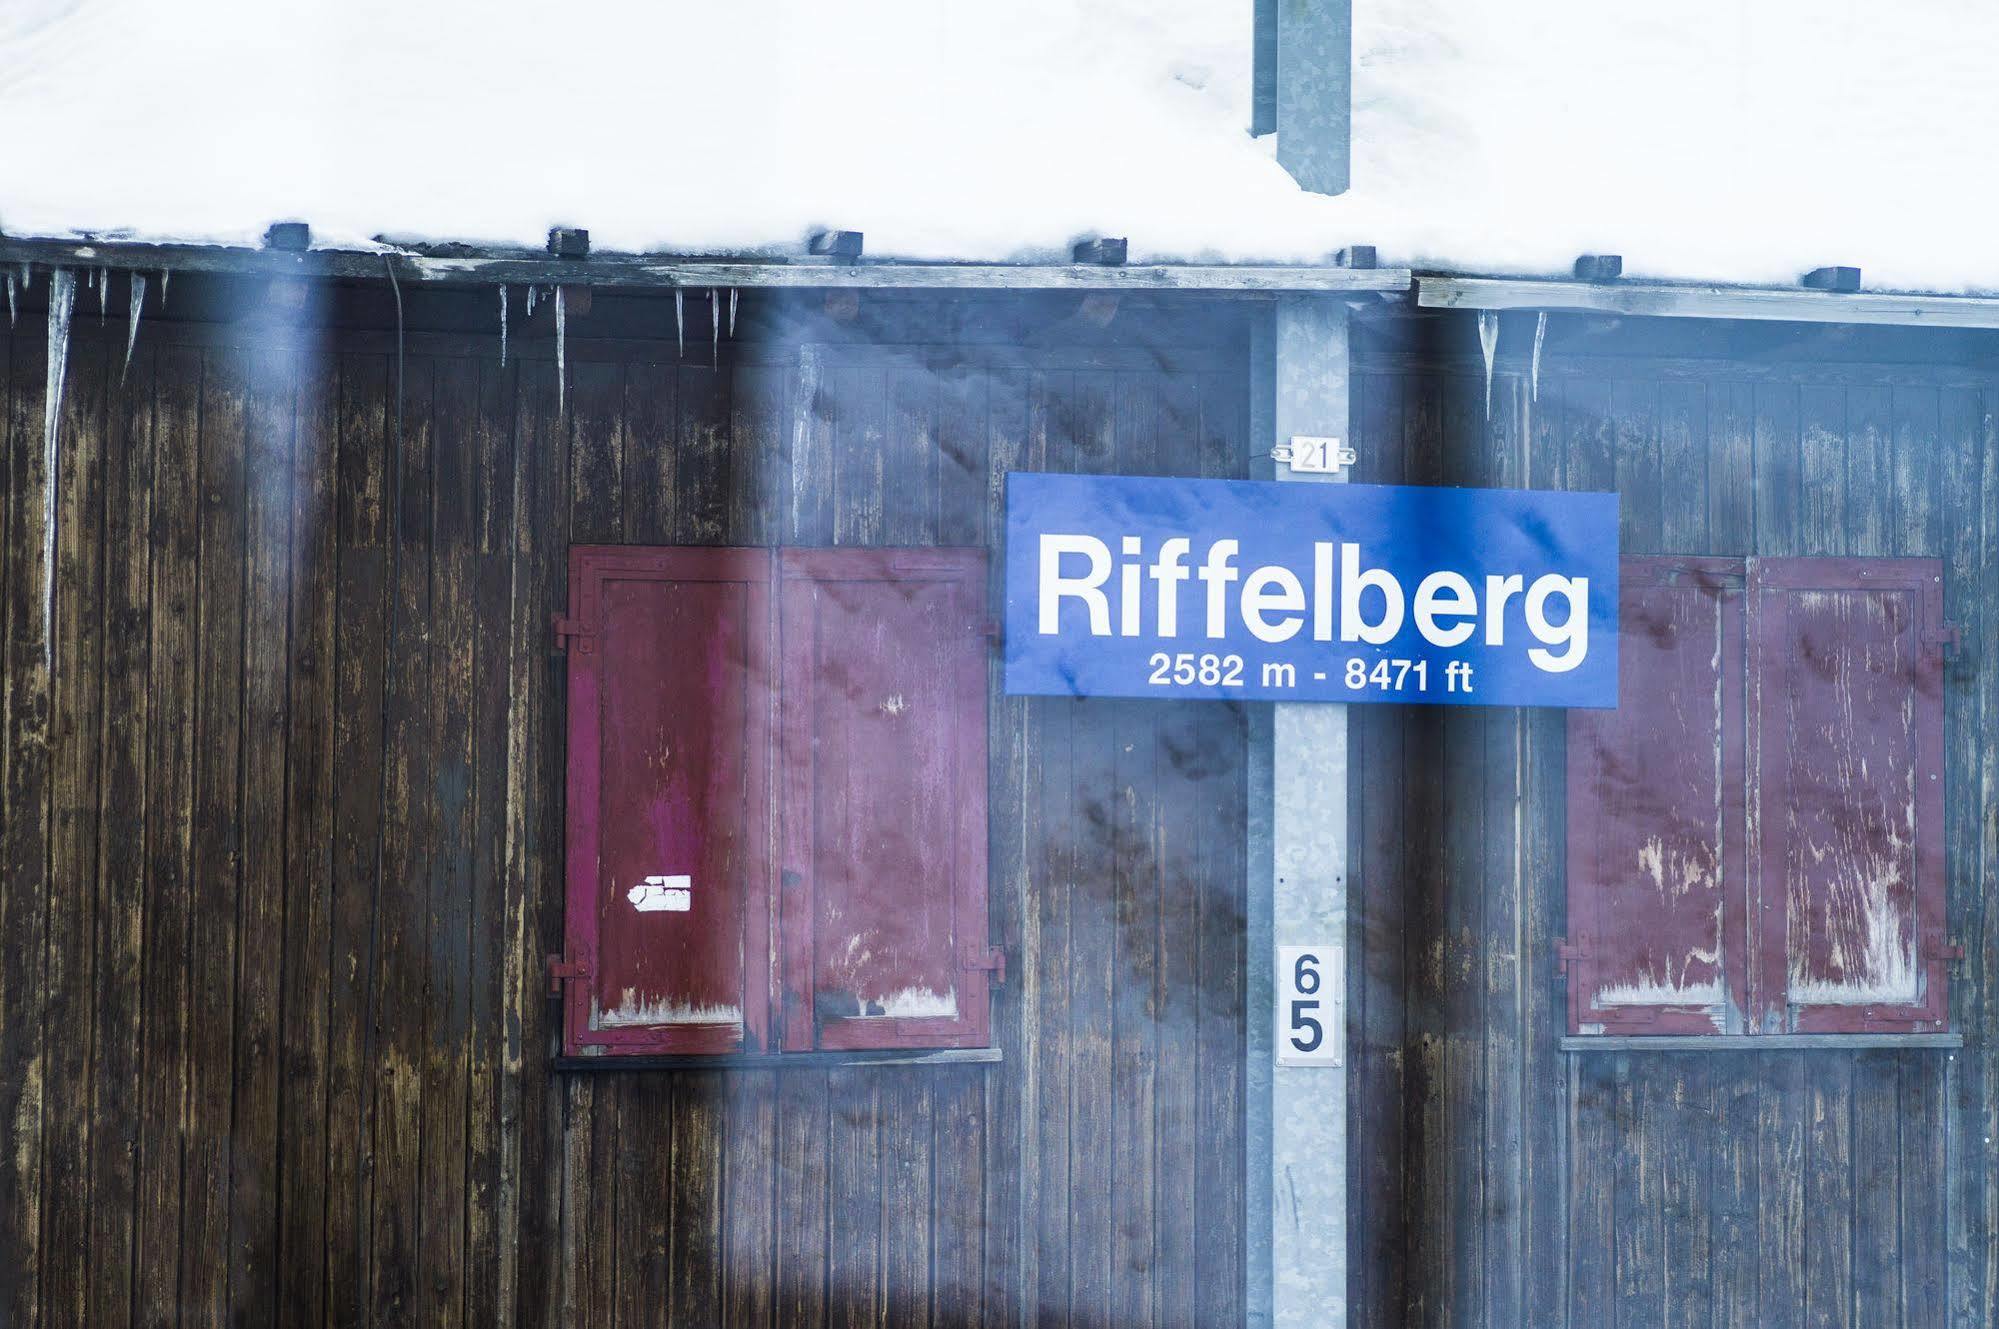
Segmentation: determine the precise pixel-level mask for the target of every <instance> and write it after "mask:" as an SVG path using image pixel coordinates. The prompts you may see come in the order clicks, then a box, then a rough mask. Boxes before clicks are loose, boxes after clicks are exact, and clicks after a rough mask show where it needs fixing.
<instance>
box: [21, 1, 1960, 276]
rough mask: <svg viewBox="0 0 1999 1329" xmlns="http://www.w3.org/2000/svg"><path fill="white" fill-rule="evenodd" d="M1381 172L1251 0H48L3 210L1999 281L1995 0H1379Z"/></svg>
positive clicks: (84, 217)
mask: <svg viewBox="0 0 1999 1329" xmlns="http://www.w3.org/2000/svg"><path fill="white" fill-rule="evenodd" d="M1355 8H1356V13H1355V39H1354V54H1355V61H1356V67H1355V78H1354V89H1355V92H1354V98H1355V104H1354V135H1355V143H1354V169H1353V179H1354V188H1353V190H1352V191H1351V192H1350V193H1349V194H1347V195H1344V196H1342V197H1339V198H1324V197H1319V196H1315V195H1310V194H1306V193H1303V192H1302V191H1300V190H1299V189H1298V188H1297V187H1296V186H1295V185H1294V184H1293V183H1292V181H1291V180H1290V178H1289V176H1287V175H1286V174H1285V173H1284V171H1283V170H1282V169H1280V168H1279V167H1278V165H1277V164H1276V162H1275V160H1274V159H1273V154H1272V147H1271V143H1270V140H1268V139H1264V140H1260V141H1259V140H1254V139H1251V138H1250V137H1249V136H1248V134H1247V132H1246V127H1247V125H1248V123H1249V100H1250V42H1251V16H1250V5H1249V4H1248V3H1246V0H1237V2H1236V3H1232V4H1217V3H1212V2H1201V0H1099V2H1098V3H1094V4H1083V3H1075V2H1067V3H1065V2H1064V0H1015V2H1014V3H1011V4H1007V5H979V6H972V5H964V4H939V3H937V2H936V0H874V2H870V3H858V4H850V5H844V6H835V5H827V4H823V3H821V4H808V3H800V2H799V0H732V2H731V3H728V4H713V3H708V4H688V3H660V2H654V3H642V2H641V0H606V2H605V3H601V4H596V5H591V6H580V5H579V6H569V7H564V6H559V5H546V4H538V5H529V4H524V3H520V2H519V0H480V3H477V4H471V3H463V0H460V2H459V3H434V4H409V3H407V2H406V0H401V2H398V3H388V2H387V0H339V2H338V3H329V2H325V0H322V2H321V3H305V2H303V0H301V2H297V3H289V4H287V3H272V0H183V3H180V4H176V5H159V4H153V3H146V0H14V3H13V4H12V5H10V6H8V7H6V8H5V9H4V10H0V141H4V142H5V143H6V145H7V146H6V160H7V169H6V171H5V172H4V173H0V229H4V230H5V231H6V232H8V233H10V234H15V235H75V234H80V233H85V232H89V233H95V234H97V235H100V236H103V235H109V234H113V233H125V234H129V235H132V236H134V237H138V238H148V239H173V240H214V241H221V242H231V243H254V241H255V239H256V237H257V236H258V235H259V234H261V232H262V230H263V227H264V225H265V224H266V223H267V222H269V221H271V220H273V219H276V218H281V217H296V218H304V219H306V220H309V221H310V222H311V223H312V226H313V229H314V234H315V239H316V242H317V243H319V244H321V245H360V244H366V243H367V241H368V238H369V237H371V236H374V235H377V234H380V233H387V234H390V235H395V236H421V237H426V238H434V239H457V240H468V241H473V242H482V243H492V244H529V245H534V244H539V243H540V241H541V240H542V238H543V237H544V236H545V234H546V232H547V230H548V228H549V227H550V226H551V225H554V224H570V225H581V226H587V227H588V228H589V229H590V231H591V235H592V240H593V244H594V245H595V247H597V248H598V249H629V250H661V251H677V252H684V253H700V252H727V253H754V252H760V251H771V252H796V250H797V249H798V247H799V245H800V243H801V241H802V239H803V236H804V235H805V233H806V232H807V230H808V229H811V228H813V227H815V226H819V225H834V226H841V227H847V228H851V229H859V230H863V231H865V232H866V234H867V247H868V253H869V254H870V256H901V257H909V258H926V259H969V260H1007V259H1025V258H1048V257H1051V256H1057V255H1061V254H1064V253H1065V252H1066V248H1067V245H1068V242H1069V241H1070V240H1071V239H1073V238H1074V237H1076V236H1078V235H1081V234H1086V233H1101V234H1111V235H1127V236H1129V237H1130V238H1131V245H1132V254H1131V257H1132V259H1133V261H1135V262H1143V261H1158V260H1169V259H1181V260H1192V261H1242V262H1250V261H1263V262H1271V261H1276V262H1316V261H1322V260H1323V259H1325V258H1326V257H1327V256H1328V255H1330V254H1331V253H1332V252H1333V251H1334V250H1336V249H1338V248H1339V247H1341V246H1342V245H1346V244H1350V243H1372V244H1375V245H1376V246H1378V247H1379V250H1380V253H1381V257H1382V260H1383V261H1384V262H1394V263H1400V264H1413V265H1416V266H1422V267H1427V268H1432V269H1441V270H1448V271H1460V272H1496V273H1519V274H1533V273H1549V272H1557V271H1564V270H1566V268H1567V266H1568V264H1569V262H1570V260H1571V259H1572V258H1573V257H1574V256H1575V255H1576V254H1578V253H1582V252H1586V251H1609V252H1616V253H1620V254H1623V255H1624V256H1625V270H1626V272H1627V274H1630V275H1633V276H1640V277H1645V276H1651V277H1667V278H1686V279H1700V280H1714V281H1737V282H1754V283H1790V282H1792V281H1794V280H1795V279H1796V277H1797V275H1798V274H1799V273H1800V272H1801V271H1803V270H1805V269H1807V268H1810V267H1815V266H1818V265H1820V264H1827V263H1845V264H1856V265H1858V266H1860V267H1861V268H1862V269H1863V270H1864V271H1865V274H1866V279H1867V283H1868V285H1869V286H1870V287H1874V288H1901V289H1925V290H1966V289H1983V290H1994V289H1999V227H1995V226H1994V225H1993V224H1992V220H1991V219H1992V216H1993V214H1994V207H1993V204H1994V202H1995V200H1999V184H1996V183H1995V181H1994V179H1993V173H1992V172H1990V171H1988V170H1985V169H1984V166H1983V163H1984V159H1985V158H1986V157H1988V156H1990V155H1991V152H1992V149H1993V147H1994V140H1995V138H1999V79H1994V78H1993V77H1992V74H1991V70H1992V69H1993V68H1994V67H1995V66H1999V8H1995V7H1993V6H1991V5H1990V4H1987V3H1984V2H1983V0H1929V2H1928V3H1925V4H1923V5H1921V6H1886V5H1880V4H1878V3H1860V2H1859V0H1681V2H1680V3H1676V4H1673V5H1658V4H1648V5H1604V4H1602V3H1600V0H1515V3H1512V4H1509V5H1467V4H1463V3H1457V4H1451V3H1446V2H1445V0H1383V2H1382V3H1371V2H1370V0H1359V3H1358V4H1357V5H1356V7H1355Z"/></svg>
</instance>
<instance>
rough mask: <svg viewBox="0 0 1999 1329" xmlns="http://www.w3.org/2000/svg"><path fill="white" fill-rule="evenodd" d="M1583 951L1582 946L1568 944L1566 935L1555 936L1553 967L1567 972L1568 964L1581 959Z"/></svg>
mask: <svg viewBox="0 0 1999 1329" xmlns="http://www.w3.org/2000/svg"><path fill="white" fill-rule="evenodd" d="M1585 953H1586V952H1584V950H1583V948H1582V947H1580V946H1571V945H1569V939H1568V938H1567V937H1557V938H1555V967H1556V968H1558V969H1560V970H1561V971H1562V972H1563V973H1565V974H1566V973H1568V972H1569V965H1570V964H1571V963H1572V962H1574V961H1576V960H1580V959H1582V958H1583V956H1584V954H1585Z"/></svg>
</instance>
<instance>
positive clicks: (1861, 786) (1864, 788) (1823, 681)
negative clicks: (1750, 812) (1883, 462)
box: [1749, 559, 1948, 1033]
mask: <svg viewBox="0 0 1999 1329" xmlns="http://www.w3.org/2000/svg"><path fill="white" fill-rule="evenodd" d="M1750 578H1751V580H1750V589H1751V605H1750V622H1749V626H1750V650H1751V658H1750V662H1749V678H1750V681H1751V686H1752V688H1753V690H1754V694H1755V695H1754V697H1753V699H1752V708H1753V711H1754V713H1755V716H1756V728H1757V733H1756V750H1755V754H1754V760H1753V764H1752V768H1751V778H1752V797H1753V798H1754V799H1755V806H1756V808H1757V818H1756V825H1757V832H1758V835H1759V837H1760V842H1759V844H1758V846H1757V850H1756V862H1757V867H1758V870H1759V876H1760V880H1759V883H1758V895H1759V898H1760V907H1759V910H1758V918H1757V920H1756V926H1757V928H1758V930H1759V938H1758V946H1757V951H1758V957H1759V964H1758V971H1759V978H1760V980H1761V981H1760V984H1759V987H1760V989H1761V992H1762V994H1764V995H1763V997H1762V1000H1761V1003H1760V1004H1761V1007H1762V1009H1761V1012H1760V1013H1761V1015H1762V1018H1763V1022H1764V1025H1765V1027H1766V1029H1770V1030H1773V1031H1774V1030H1778V1029H1794V1030H1796V1031H1799V1032H1817V1033H1847V1032H1922V1031H1929V1030H1937V1029H1942V1028H1944V1027H1945V1023H1946V1018H1947V1010H1948V1007H1947V1005H1946V1002H1945V963H1944V956H1945V937H1944V895H1945V892H1944V855H1943V843H1944V827H1943V667H1942V653H1941V652H1942V647H1941V637H1942V632H1941V629H1942V628H1943V623H1942V605H1943V593H1942V588H1943V568H1942V564H1941V563H1939V562H1938V561H1936V560H1933V559H1766V560H1759V561H1758V562H1757V564H1756V565H1755V566H1754V567H1753V568H1752V569H1751V574H1750Z"/></svg>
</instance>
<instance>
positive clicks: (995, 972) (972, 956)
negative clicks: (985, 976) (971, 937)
mask: <svg viewBox="0 0 1999 1329" xmlns="http://www.w3.org/2000/svg"><path fill="white" fill-rule="evenodd" d="M965 968H967V969H972V970H979V971H983V972H985V973H989V974H991V975H992V976H993V979H992V981H993V982H994V983H995V984H996V985H1002V986H1003V985H1004V984H1005V983H1006V951H1005V949H1004V948H1002V947H999V946H982V947H979V948H977V949H974V950H971V951H968V952H966V954H965Z"/></svg>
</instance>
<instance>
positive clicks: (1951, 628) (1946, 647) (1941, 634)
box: [1923, 623, 1963, 660]
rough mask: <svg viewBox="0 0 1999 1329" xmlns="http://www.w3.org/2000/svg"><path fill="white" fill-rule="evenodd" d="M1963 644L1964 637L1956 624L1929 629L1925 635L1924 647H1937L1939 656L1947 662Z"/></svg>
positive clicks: (1946, 624)
mask: <svg viewBox="0 0 1999 1329" xmlns="http://www.w3.org/2000/svg"><path fill="white" fill-rule="evenodd" d="M1962 644H1963V640H1962V636H1961V634H1960V633H1959V631H1958V626H1957V624H1955V623H1945V624H1942V625H1941V626H1939V627H1934V628H1930V629H1927V630H1926V631H1925V632H1924V633H1923V645H1925V646H1934V647H1936V648H1937V654H1938V655H1940V656H1942V657H1943V658H1944V659H1946V660H1947V659H1949V658H1950V657H1952V656H1954V655H1956V654H1957V648H1958V647H1959V646H1960V645H1962Z"/></svg>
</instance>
